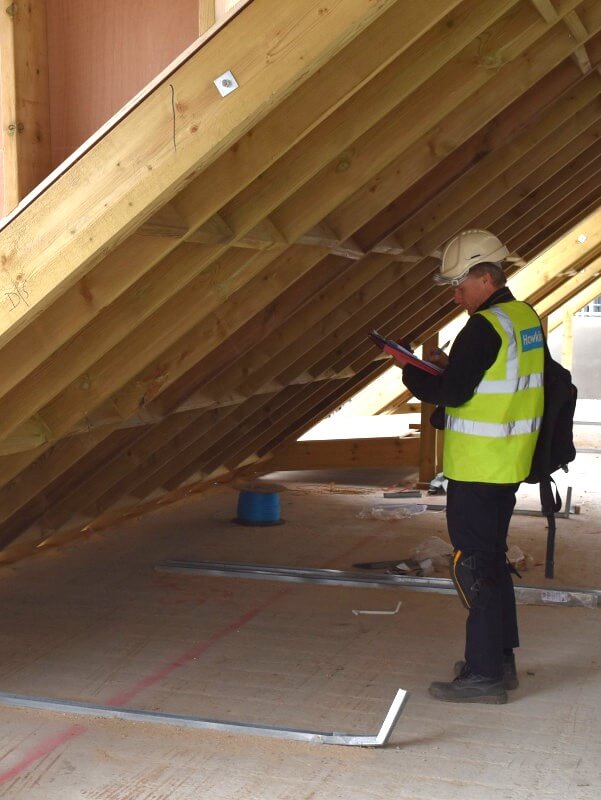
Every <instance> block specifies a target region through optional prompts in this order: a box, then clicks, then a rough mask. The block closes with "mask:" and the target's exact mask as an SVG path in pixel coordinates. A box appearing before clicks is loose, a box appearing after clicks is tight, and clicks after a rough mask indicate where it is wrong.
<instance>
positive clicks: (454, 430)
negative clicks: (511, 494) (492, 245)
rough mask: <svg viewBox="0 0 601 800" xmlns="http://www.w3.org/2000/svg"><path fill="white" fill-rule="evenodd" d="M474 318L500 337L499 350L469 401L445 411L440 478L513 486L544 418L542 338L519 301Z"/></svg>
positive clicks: (527, 464)
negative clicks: (485, 321)
mask: <svg viewBox="0 0 601 800" xmlns="http://www.w3.org/2000/svg"><path fill="white" fill-rule="evenodd" d="M477 313H478V314H482V316H483V317H485V318H486V319H487V320H488V321H489V322H490V324H491V325H492V326H493V328H494V329H495V331H496V332H497V333H498V334H499V336H500V337H501V347H500V349H499V353H498V355H497V359H496V361H495V362H494V364H493V365H492V366H491V367H490V368H489V369H488V370H487V371H486V372H485V373H484V377H483V378H482V380H481V382H480V383H479V384H478V386H477V387H476V390H475V392H474V395H473V397H471V398H470V400H468V401H467V402H466V403H464V404H463V405H461V406H457V407H454V408H452V407H448V406H447V409H446V420H445V435H444V452H443V469H444V474H445V476H446V477H447V478H452V479H454V480H457V481H474V482H479V483H518V482H519V481H521V480H523V479H524V478H525V477H526V475H528V473H529V472H530V465H531V463H532V456H533V454H534V448H535V446H536V440H537V439H538V434H539V431H540V426H541V421H542V416H543V401H544V393H543V369H544V340H543V334H542V330H541V327H540V322H539V319H538V317H537V316H536V314H535V312H534V311H533V310H532V309H531V308H530V306H528V305H527V304H526V303H521V302H519V301H518V300H511V301H510V302H508V303H500V304H499V305H496V306H491V308H488V309H486V310H485V311H478V312H477Z"/></svg>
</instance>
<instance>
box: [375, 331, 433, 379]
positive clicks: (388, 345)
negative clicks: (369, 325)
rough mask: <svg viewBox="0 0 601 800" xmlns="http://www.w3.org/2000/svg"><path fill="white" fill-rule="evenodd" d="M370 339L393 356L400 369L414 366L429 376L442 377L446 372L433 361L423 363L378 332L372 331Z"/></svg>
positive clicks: (409, 351) (404, 348)
mask: <svg viewBox="0 0 601 800" xmlns="http://www.w3.org/2000/svg"><path fill="white" fill-rule="evenodd" d="M368 337H369V338H370V339H371V340H372V342H373V343H374V344H375V345H377V346H378V347H379V348H380V349H381V350H383V351H384V352H385V353H386V354H387V355H389V356H392V357H393V358H394V360H395V361H396V363H397V365H398V366H399V367H404V366H405V364H412V365H413V366H414V367H417V368H418V369H421V370H423V371H424V372H427V373H428V375H441V374H442V372H443V371H444V370H442V369H441V368H440V367H439V366H437V365H436V364H432V362H431V361H423V360H422V359H421V358H418V357H417V356H416V355H415V354H414V353H412V352H411V350H408V349H407V348H406V347H403V345H402V344H399V343H398V342H395V341H394V340H393V339H387V338H386V337H385V336H382V335H381V334H379V333H378V331H370V332H369V334H368Z"/></svg>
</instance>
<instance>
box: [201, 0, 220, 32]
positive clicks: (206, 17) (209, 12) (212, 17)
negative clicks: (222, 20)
mask: <svg viewBox="0 0 601 800" xmlns="http://www.w3.org/2000/svg"><path fill="white" fill-rule="evenodd" d="M216 5H217V0H198V35H199V36H202V34H203V33H205V32H206V31H208V30H209V28H212V27H213V25H214V24H215V22H216V21H217V9H216V8H215V6H216Z"/></svg>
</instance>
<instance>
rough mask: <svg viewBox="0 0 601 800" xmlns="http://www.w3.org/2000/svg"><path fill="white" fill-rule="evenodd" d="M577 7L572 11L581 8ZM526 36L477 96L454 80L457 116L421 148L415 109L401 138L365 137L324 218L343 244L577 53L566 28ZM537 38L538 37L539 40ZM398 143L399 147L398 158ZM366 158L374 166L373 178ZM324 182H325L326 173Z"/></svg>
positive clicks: (452, 112)
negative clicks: (334, 205) (338, 196)
mask: <svg viewBox="0 0 601 800" xmlns="http://www.w3.org/2000/svg"><path fill="white" fill-rule="evenodd" d="M571 5H572V7H573V6H574V5H576V3H573V4H571ZM526 8H527V7H524V9H526ZM524 9H522V10H523V11H524ZM524 13H525V11H524ZM591 22H594V24H595V26H596V27H595V32H596V31H597V30H599V29H601V7H598V9H594V12H593V14H592V15H591ZM522 24H523V25H524V23H522ZM540 25H542V26H543V27H544V23H542V22H541V23H540ZM526 31H527V32H528V34H529V39H528V40H524V39H522V38H520V37H519V36H518V37H517V39H516V42H519V44H520V45H522V46H524V48H525V50H524V51H523V52H521V53H519V54H516V57H515V58H513V60H511V61H509V62H508V63H505V64H503V66H502V67H501V68H500V69H499V70H497V71H491V70H489V73H488V79H486V76H482V85H481V86H480V87H478V86H477V85H475V84H476V77H477V73H475V74H474V75H473V76H472V77H471V82H472V90H471V92H470V91H469V82H467V83H466V82H463V83H458V82H457V78H456V77H455V78H454V80H451V77H454V76H449V81H450V83H449V86H453V87H455V85H456V86H457V93H456V94H455V98H456V103H455V105H454V107H453V109H449V110H448V113H447V116H446V117H444V118H442V119H441V118H439V119H438V120H435V118H433V119H432V122H433V123H434V124H433V127H432V128H431V129H430V130H425V131H423V132H422V133H421V134H420V135H419V136H418V137H415V138H414V141H411V140H409V141H407V139H405V137H406V136H407V135H408V134H409V133H410V131H411V128H415V127H416V126H418V125H419V123H417V122H411V123H410V124H409V125H408V124H407V115H409V118H410V116H411V109H410V108H408V109H407V114H406V115H405V118H404V120H403V128H402V129H401V130H402V135H400V134H396V133H395V134H392V133H391V132H390V131H388V132H386V133H384V132H383V139H382V140H381V141H380V139H379V137H378V136H377V135H376V132H375V131H374V132H373V133H372V135H371V139H370V141H368V140H367V138H366V139H365V141H362V142H361V143H359V142H357V143H355V148H354V152H355V162H357V163H354V165H353V170H349V171H348V172H347V173H344V175H342V176H338V184H339V187H340V188H339V191H340V194H341V195H342V194H343V192H342V188H343V183H344V184H345V192H344V194H345V195H346V196H345V197H341V199H340V201H339V204H337V205H338V207H337V208H336V209H335V211H334V209H333V208H332V209H327V210H325V211H324V214H323V215H322V216H327V222H328V224H329V225H330V226H331V227H332V228H333V230H334V231H335V232H336V234H337V235H338V236H339V237H341V238H344V237H348V236H353V235H354V233H355V232H356V231H357V230H358V229H359V228H360V227H361V226H362V225H364V224H365V221H366V219H369V218H370V217H374V216H375V215H376V214H378V213H379V212H380V211H382V210H383V209H384V208H385V207H386V206H387V205H388V204H389V203H391V202H394V200H395V199H396V198H398V197H399V194H400V193H402V192H404V191H406V190H408V189H409V187H411V186H412V184H413V183H415V181H416V180H418V179H419V178H421V177H422V176H423V175H424V174H425V173H426V172H428V170H430V169H432V168H433V167H435V166H437V165H438V164H439V163H441V162H442V161H443V160H444V158H445V157H446V156H447V155H448V154H449V153H450V152H452V151H454V150H455V149H456V148H457V147H459V146H460V145H462V144H463V143H464V142H465V141H466V140H468V139H469V137H471V136H473V135H474V134H475V133H476V132H477V131H478V130H479V129H480V128H482V126H483V125H484V124H486V123H487V122H489V121H490V120H492V119H493V118H495V117H496V116H497V115H498V114H499V113H500V112H501V111H502V110H503V109H505V108H507V107H508V106H510V105H511V103H513V102H514V101H516V100H517V99H518V98H519V97H520V96H521V95H522V94H523V93H524V91H525V90H526V89H527V88H529V87H533V86H535V84H536V83H537V82H538V81H539V80H540V79H541V78H543V77H544V76H545V75H546V74H547V73H549V72H550V71H551V70H552V69H553V68H554V67H556V66H558V65H559V64H560V63H561V62H562V61H563V60H564V59H565V58H567V57H568V56H569V55H570V53H571V52H573V49H574V41H573V39H572V37H571V36H570V35H569V33H568V31H567V29H565V28H563V27H562V26H555V27H554V28H552V29H551V30H550V31H548V32H547V33H546V34H544V35H542V36H541V35H540V33H541V31H540V28H538V27H537V26H536V25H533V26H532V27H531V28H528V27H527V26H526ZM530 37H536V38H534V41H532V38H530ZM538 37H540V38H538ZM528 44H530V46H529V47H528ZM570 67H571V69H572V70H573V72H574V73H576V69H575V67H572V65H570ZM576 74H577V73H576ZM441 82H444V83H445V84H446V83H447V76H446V75H445V73H444V72H441V74H440V75H439V76H437V79H436V80H432V86H431V87H430V95H431V97H430V100H429V101H428V99H427V98H426V97H425V96H424V98H423V102H424V104H425V106H424V107H425V108H428V110H430V109H431V106H432V104H433V103H434V101H433V99H432V97H433V93H434V92H435V91H437V90H436V89H435V86H439V85H440V83H441ZM421 91H422V90H420V91H418V92H416V93H415V96H414V97H413V98H412V105H411V107H412V108H415V106H414V105H413V104H414V103H416V102H417V101H418V99H419V97H420V92H421ZM420 107H421V103H420ZM440 108H441V110H442V111H443V112H444V111H446V109H445V106H444V105H443V106H440ZM430 113H432V112H430ZM427 119H428V117H427V115H425V114H424V116H423V120H424V121H427ZM395 142H398V144H399V147H398V148H396V151H397V152H396V153H395V152H394V150H395V148H394V143H395ZM374 147H375V153H374V150H373V148H374ZM368 152H369V155H368ZM367 159H369V162H370V164H371V168H369V171H368V164H367ZM364 169H365V172H364V171H363V170H364ZM322 177H323V178H324V179H325V177H326V176H325V173H324V174H323V176H322ZM320 192H321V194H320V196H322V197H324V198H326V197H327V194H328V193H327V192H326V191H325V189H324V187H323V186H322V187H320ZM299 213H300V209H299ZM286 215H288V214H287V212H286ZM273 218H274V221H275V222H276V224H277V225H278V227H279V228H280V230H282V232H283V233H284V235H286V236H290V235H292V233H293V228H292V227H288V224H287V222H286V221H285V220H284V219H283V215H280V214H279V213H278V214H275V215H273ZM388 232H389V231H388ZM360 243H361V242H360Z"/></svg>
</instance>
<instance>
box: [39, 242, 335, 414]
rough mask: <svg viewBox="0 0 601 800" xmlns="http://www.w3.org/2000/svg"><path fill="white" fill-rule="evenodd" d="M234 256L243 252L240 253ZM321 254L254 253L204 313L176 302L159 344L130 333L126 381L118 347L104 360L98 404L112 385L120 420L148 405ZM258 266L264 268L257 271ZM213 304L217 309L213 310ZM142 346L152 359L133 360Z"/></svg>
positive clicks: (304, 250) (200, 303)
mask: <svg viewBox="0 0 601 800" xmlns="http://www.w3.org/2000/svg"><path fill="white" fill-rule="evenodd" d="M234 252H236V253H238V254H240V253H242V254H243V253H244V251H234ZM324 255H325V253H324V251H323V250H322V249H321V248H317V247H315V248H308V247H298V246H293V247H290V248H288V249H287V250H286V251H285V252H284V253H283V254H280V256H279V257H278V258H276V259H273V258H272V257H271V255H270V252H258V253H256V254H254V256H253V258H254V259H255V261H256V262H257V265H258V266H257V269H256V270H253V264H254V261H251V260H249V261H248V263H247V264H246V267H245V269H244V270H240V271H239V275H236V276H235V281H238V282H239V283H241V284H242V285H241V286H240V285H239V286H237V287H234V283H233V282H232V283H231V285H230V286H228V287H227V288H228V291H227V293H226V296H225V297H223V298H222V303H217V304H216V307H213V308H212V309H209V307H208V305H207V302H206V299H203V298H201V297H199V298H197V302H196V304H195V303H194V300H193V298H188V299H187V301H186V300H183V301H182V302H184V303H185V304H186V305H187V307H188V311H187V313H186V314H185V315H184V316H182V308H183V306H182V305H181V303H180V305H179V306H178V307H177V308H175V307H174V308H173V309H172V312H173V313H172V315H169V318H168V319H165V318H164V316H163V319H164V326H163V331H162V341H161V342H160V343H159V344H157V343H156V342H155V343H150V344H144V340H145V338H148V335H152V334H151V333H150V330H152V328H153V326H152V325H151V327H150V330H149V331H147V332H146V336H145V335H144V333H143V332H142V331H136V332H135V333H134V334H133V337H134V338H133V339H132V340H131V345H132V350H131V354H130V356H129V357H126V358H125V359H123V360H122V356H119V358H120V362H121V367H120V369H121V370H122V372H121V375H122V376H123V377H125V376H127V380H126V381H122V382H120V381H119V379H118V378H117V376H116V375H115V373H114V370H115V362H114V356H115V355H119V353H122V352H123V345H121V346H120V347H119V348H118V351H117V353H116V354H113V356H112V357H111V356H110V355H109V356H108V357H107V358H106V359H105V361H104V363H105V367H103V369H104V368H106V369H107V370H108V372H109V373H112V374H113V376H114V378H116V380H114V381H111V382H110V383H109V382H107V381H106V380H101V381H99V382H98V391H99V392H101V394H102V395H103V396H104V397H103V400H105V399H107V397H109V396H110V395H111V394H113V392H112V391H111V387H112V388H113V390H114V391H118V393H117V394H116V395H115V396H114V397H113V404H114V406H115V408H117V409H119V411H120V413H121V414H122V415H123V417H124V418H127V417H129V416H131V415H132V413H133V412H134V410H135V409H136V408H137V407H138V406H140V405H146V404H149V403H150V402H151V401H152V400H153V399H154V398H155V397H156V396H157V395H159V394H160V392H161V391H163V390H164V389H165V388H167V387H168V386H169V385H171V384H172V383H173V382H174V381H176V380H177V379H178V378H179V377H181V376H182V375H183V374H184V373H185V372H186V371H187V370H188V369H190V368H191V367H192V366H194V365H195V364H196V363H198V361H200V360H201V359H202V358H204V357H205V356H207V355H208V354H209V353H210V352H211V351H212V350H214V349H215V348H217V347H218V346H219V344H220V343H221V341H223V340H224V339H227V338H228V337H229V336H232V335H234V333H235V332H236V331H237V330H239V329H240V328H241V327H242V326H243V325H244V324H246V323H247V322H248V320H250V319H252V317H253V316H254V315H255V314H257V313H258V312H260V311H261V310H262V309H263V308H264V307H265V306H266V305H268V304H269V303H271V302H272V301H273V300H274V299H275V297H277V296H278V295H279V294H280V293H281V292H283V291H285V290H286V289H287V288H288V287H289V286H291V285H292V284H293V283H295V281H297V280H298V279H299V278H301V277H302V276H303V275H304V274H306V273H307V272H309V271H310V270H311V269H312V268H314V267H315V265H316V264H317V263H318V262H319V261H321V259H322V258H323V256H324ZM263 265H266V266H264V268H263V269H261V268H260V267H261V266H263ZM233 280H234V279H233ZM234 288H238V291H237V292H236V291H234ZM188 304H189V305H188ZM219 306H222V307H221V309H220V310H219V311H217V308H218V307H219ZM213 312H214V313H213ZM154 329H156V326H155V328H154ZM143 347H144V348H146V347H149V349H148V350H147V351H146V352H147V354H149V353H152V354H153V355H154V356H155V357H156V361H155V360H154V359H152V360H147V357H148V356H147V355H144V353H143V352H142V351H140V352H139V354H138V356H136V355H135V354H136V351H139V350H140V348H143ZM132 367H133V369H132ZM140 367H142V370H141V371H140V372H139V373H138V374H136V372H135V371H134V370H135V369H139V368H140ZM71 392H72V396H73V397H76V396H77V395H78V394H80V389H79V388H78V382H75V383H74V384H73V385H72V387H71ZM64 400H65V398H64V397H63V398H62V399H59V400H58V401H57V402H56V403H53V404H52V409H50V408H48V407H47V408H45V409H44V413H43V414H42V416H43V418H44V420H45V421H46V422H47V423H48V422H49V421H50V420H53V421H52V422H51V423H50V424H51V425H54V424H55V422H56V423H59V420H60V419H64V411H65V405H64ZM67 405H69V404H67ZM61 407H62V410H61ZM49 412H50V413H49Z"/></svg>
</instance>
